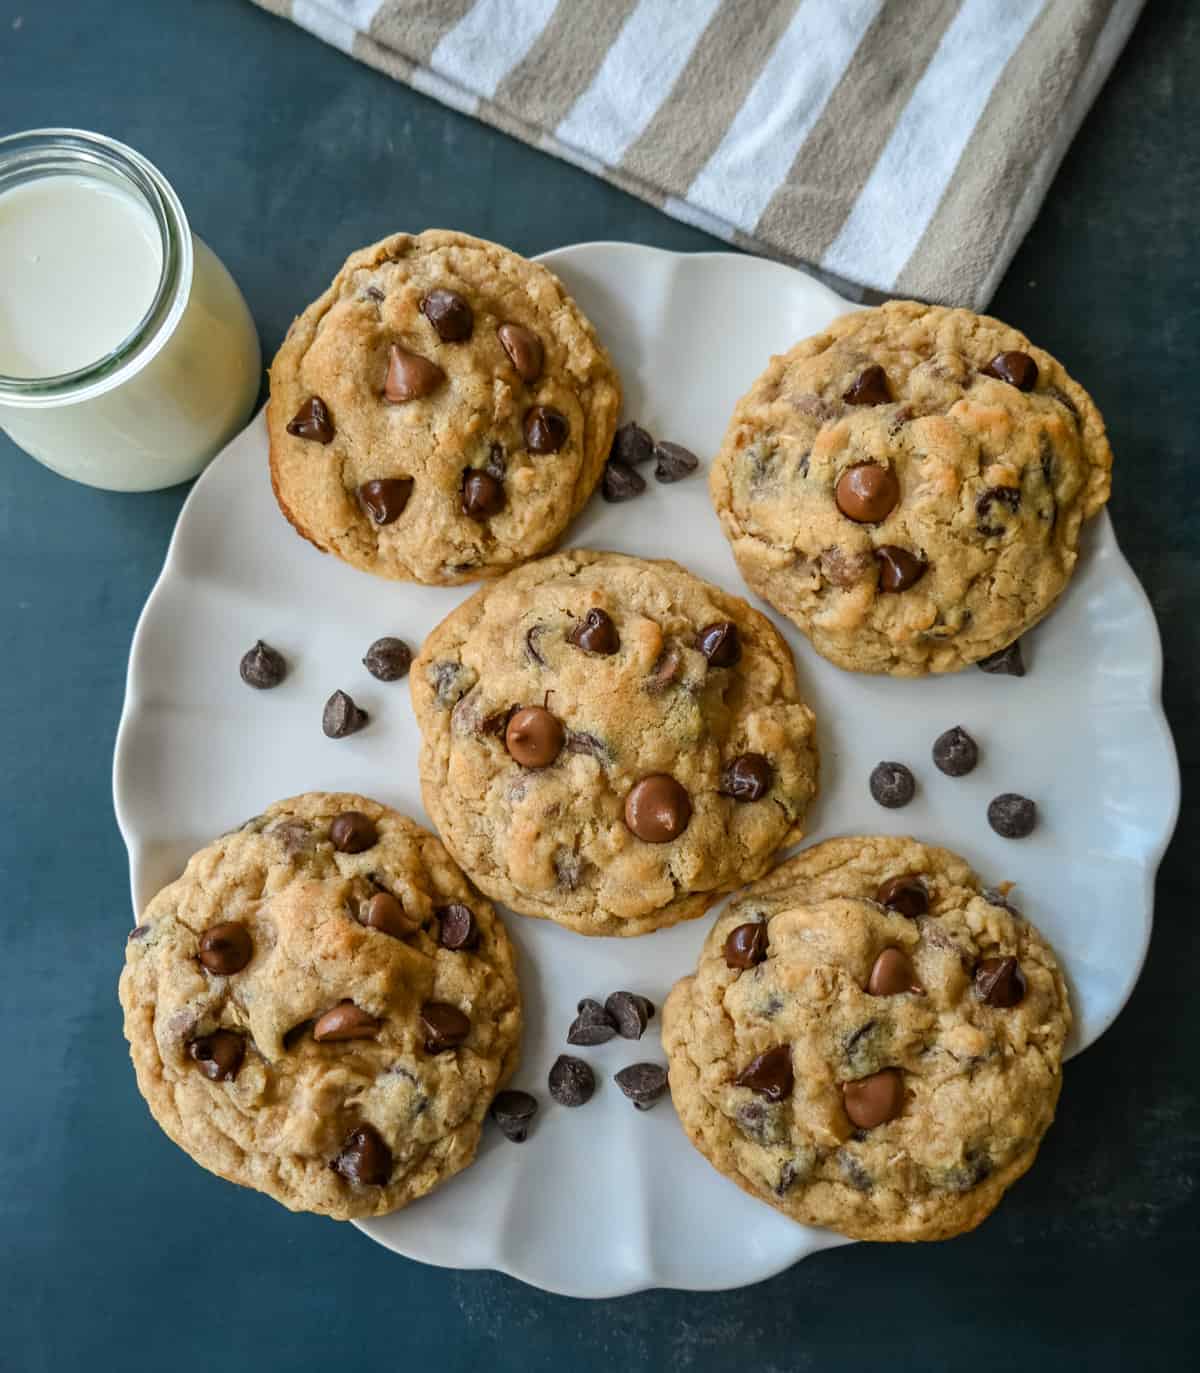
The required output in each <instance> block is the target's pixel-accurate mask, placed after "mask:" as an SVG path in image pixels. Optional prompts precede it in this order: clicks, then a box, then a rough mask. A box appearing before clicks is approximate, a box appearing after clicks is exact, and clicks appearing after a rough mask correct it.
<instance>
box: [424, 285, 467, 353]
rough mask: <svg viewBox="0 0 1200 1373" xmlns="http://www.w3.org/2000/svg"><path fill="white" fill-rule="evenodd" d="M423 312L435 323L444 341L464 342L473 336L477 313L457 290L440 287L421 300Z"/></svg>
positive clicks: (437, 331) (436, 329) (436, 330)
mask: <svg viewBox="0 0 1200 1373" xmlns="http://www.w3.org/2000/svg"><path fill="white" fill-rule="evenodd" d="M420 308H421V313H422V314H423V315H424V316H425V318H426V319H427V320H428V321H429V322H430V324H432V325H433V328H434V332H435V333H436V334H437V336H438V338H440V339H441V341H442V342H443V343H462V341H463V340H464V339H469V338H470V337H471V330H472V329H473V328H474V326H475V313H474V311H473V310H472V309H471V307H470V305H469V304H468V303H467V301H466V299H465V297H463V296H460V295H459V294H458V292H457V291H447V290H445V289H444V288H441V287H439V288H438V289H437V290H436V291H430V293H429V294H428V295H427V296H426V297H425V298H424V299H423V300H422V301H421V306H420Z"/></svg>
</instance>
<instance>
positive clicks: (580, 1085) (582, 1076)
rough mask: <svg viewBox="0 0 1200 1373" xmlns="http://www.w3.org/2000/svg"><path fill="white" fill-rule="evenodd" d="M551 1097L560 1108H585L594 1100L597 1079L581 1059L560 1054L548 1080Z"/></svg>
mask: <svg viewBox="0 0 1200 1373" xmlns="http://www.w3.org/2000/svg"><path fill="white" fill-rule="evenodd" d="M547 1081H548V1085H549V1087H550V1095H551V1096H552V1097H553V1098H554V1100H555V1101H557V1102H558V1104H559V1105H560V1106H583V1105H585V1104H586V1103H587V1102H589V1101H590V1100H591V1099H592V1093H593V1092H594V1091H595V1090H596V1079H595V1077H594V1076H593V1074H592V1070H591V1069H590V1068H589V1067H588V1065H587V1064H586V1063H585V1062H584V1061H583V1059H581V1058H572V1057H571V1055H570V1054H559V1056H558V1057H557V1058H556V1059H555V1060H554V1065H553V1066H552V1067H551V1069H550V1075H549V1078H548V1079H547Z"/></svg>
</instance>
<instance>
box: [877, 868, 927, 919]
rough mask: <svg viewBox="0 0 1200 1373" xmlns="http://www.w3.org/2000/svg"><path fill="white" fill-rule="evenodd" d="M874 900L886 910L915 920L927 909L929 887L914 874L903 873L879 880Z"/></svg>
mask: <svg viewBox="0 0 1200 1373" xmlns="http://www.w3.org/2000/svg"><path fill="white" fill-rule="evenodd" d="M875 900H876V901H878V902H879V904H880V905H881V906H886V907H887V908H888V910H890V911H895V912H896V913H897V914H898V915H904V916H907V917H908V918H909V920H915V919H916V918H917V916H919V915H925V914H926V913H927V912H928V910H929V889H928V888H927V887H926V886H925V883H924V882H923V881H922V880H921V879H920V878H919V877H917V876H916V875H915V874H912V873H903V874H901V875H900V876H899V877H889V878H888V879H887V881H885V882H881V883H880V884H879V890H878V891H877V892H876V893H875Z"/></svg>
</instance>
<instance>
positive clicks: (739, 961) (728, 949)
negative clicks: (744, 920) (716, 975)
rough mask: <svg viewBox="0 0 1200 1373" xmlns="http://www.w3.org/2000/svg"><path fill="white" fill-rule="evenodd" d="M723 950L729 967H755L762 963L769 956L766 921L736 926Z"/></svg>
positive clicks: (727, 938)
mask: <svg viewBox="0 0 1200 1373" xmlns="http://www.w3.org/2000/svg"><path fill="white" fill-rule="evenodd" d="M722 952H723V953H724V955H725V966H726V967H728V968H738V969H742V968H753V967H754V966H755V964H757V963H762V962H763V961H764V960H765V959H766V957H767V924H766V921H765V920H754V921H751V922H750V923H749V924H746V925H737V926H735V927H734V928H733V929H732V930H730V931H729V934H728V935H727V936H726V939H725V943H724V945H723V946H722Z"/></svg>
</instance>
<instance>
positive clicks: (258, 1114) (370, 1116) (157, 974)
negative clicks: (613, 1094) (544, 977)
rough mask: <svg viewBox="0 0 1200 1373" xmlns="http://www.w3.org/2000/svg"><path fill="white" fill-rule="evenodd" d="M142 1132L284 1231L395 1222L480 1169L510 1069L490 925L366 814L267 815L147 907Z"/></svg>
mask: <svg viewBox="0 0 1200 1373" xmlns="http://www.w3.org/2000/svg"><path fill="white" fill-rule="evenodd" d="M121 1004H122V1006H123V1007H124V1009H125V1036H126V1038H127V1039H128V1040H129V1044H130V1051H131V1054H132V1057H133V1063H134V1067H135V1069H136V1071H137V1080H138V1087H139V1088H140V1089H141V1093H142V1095H143V1096H144V1097H145V1098H146V1101H147V1102H148V1104H149V1106H150V1110H151V1112H152V1113H153V1115H154V1118H155V1119H156V1120H157V1121H158V1123H159V1124H160V1125H161V1126H162V1128H163V1129H164V1130H165V1131H166V1132H167V1134H168V1135H170V1137H171V1138H172V1139H173V1140H174V1141H175V1143H176V1144H178V1145H179V1146H180V1147H181V1148H183V1149H185V1150H186V1151H187V1152H188V1153H189V1154H191V1156H192V1157H193V1158H194V1159H195V1160H196V1161H197V1162H198V1163H201V1164H203V1165H204V1167H205V1168H208V1169H209V1170H210V1171H211V1172H214V1173H217V1174H219V1175H220V1176H221V1177H224V1178H228V1179H229V1180H230V1181H231V1182H238V1183H241V1184H242V1185H243V1186H246V1187H254V1188H257V1189H258V1190H259V1191H261V1192H266V1193H268V1194H269V1195H270V1196H272V1197H274V1198H275V1200H276V1201H280V1202H282V1203H283V1204H284V1205H285V1206H287V1207H289V1208H290V1209H291V1210H293V1211H315V1212H318V1213H320V1214H322V1215H326V1216H333V1217H335V1218H337V1219H339V1220H344V1219H349V1218H352V1217H357V1216H376V1215H381V1214H382V1213H384V1212H385V1211H394V1210H396V1209H397V1208H398V1207H401V1206H404V1205H406V1204H407V1203H408V1202H410V1201H412V1200H413V1199H414V1198H416V1197H419V1196H422V1195H424V1194H425V1193H426V1192H429V1191H431V1190H432V1189H433V1188H434V1187H437V1186H438V1185H439V1184H441V1183H442V1182H445V1181H446V1179H447V1178H449V1177H452V1176H453V1175H454V1174H455V1173H457V1172H458V1171H459V1170H460V1169H462V1168H465V1167H466V1166H467V1164H469V1163H470V1162H471V1160H472V1159H473V1158H474V1156H475V1148H476V1145H477V1144H478V1142H479V1133H480V1127H481V1125H482V1122H483V1118H484V1115H485V1113H486V1112H487V1109H488V1106H489V1105H490V1103H491V1101H492V1098H493V1096H494V1095H495V1093H496V1091H497V1089H498V1088H500V1087H502V1086H503V1084H504V1083H505V1081H506V1080H507V1079H508V1078H509V1076H510V1075H511V1074H512V1071H513V1069H514V1068H515V1066H516V1062H517V1051H518V1040H519V1036H520V1029H521V1004H520V991H519V988H518V985H517V978H516V971H515V968H514V963H513V950H512V946H511V945H510V944H509V941H508V936H507V934H506V933H505V931H504V927H503V926H502V925H501V924H500V921H499V920H498V919H497V917H496V914H495V912H494V911H493V909H492V907H491V905H490V904H489V903H488V902H487V901H485V900H484V899H483V898H482V897H481V896H480V895H479V894H478V892H476V891H474V890H473V889H472V887H471V886H470V884H469V883H468V882H466V881H465V880H464V878H463V876H462V874H461V873H460V872H459V870H458V869H457V868H456V867H455V866H454V864H453V863H452V862H451V861H450V858H449V856H448V855H447V853H446V851H445V849H444V848H443V847H442V846H441V844H440V843H438V841H437V839H435V838H434V837H433V835H431V834H428V833H427V832H426V831H425V830H423V829H421V828H419V827H418V826H417V825H415V824H413V822H412V821H411V820H408V819H406V818H405V817H404V816H403V815H400V814H398V813H397V812H396V811H394V810H389V809H388V808H387V807H386V806H381V805H379V804H378V803H377V802H375V801H369V800H367V799H366V798H365V797H362V796H353V795H342V794H334V795H324V794H320V793H313V794H310V795H307V796H299V797H296V798H294V799H293V800H290V801H280V802H278V803H277V804H276V805H273V806H271V807H270V808H269V809H268V810H267V811H265V812H264V813H263V814H262V815H260V816H258V817H256V818H255V819H253V820H251V821H249V822H248V823H247V824H245V825H243V826H242V827H241V829H238V830H235V831H233V833H231V834H227V835H225V836H224V837H222V838H220V839H217V840H216V841H215V842H213V843H212V844H209V845H208V847H207V848H204V849H201V850H200V852H199V853H197V854H196V855H195V856H194V857H193V858H192V859H191V861H190V862H189V863H188V865H187V869H186V870H185V872H184V874H183V876H182V877H180V878H178V879H177V880H176V881H174V882H172V883H171V884H170V886H168V887H164V888H163V890H162V891H160V892H159V893H158V895H157V896H156V897H155V898H154V899H153V900H152V901H151V902H150V904H149V905H148V906H147V908H146V911H145V914H144V915H143V916H142V923H141V924H140V925H138V927H137V928H136V929H135V930H134V931H133V933H132V934H131V935H130V937H129V943H128V948H127V953H126V962H125V970H124V972H123V973H122V976H121Z"/></svg>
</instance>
